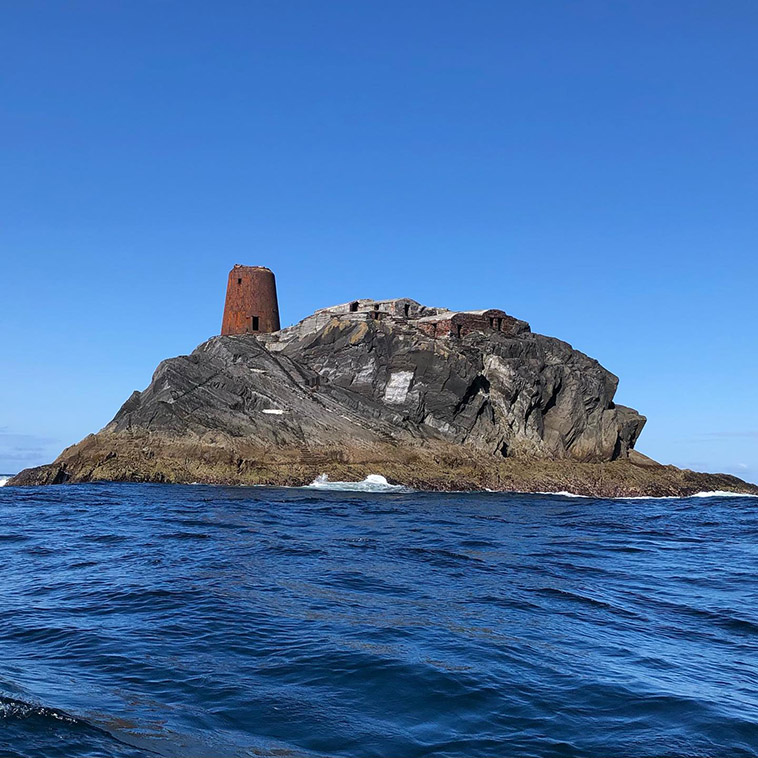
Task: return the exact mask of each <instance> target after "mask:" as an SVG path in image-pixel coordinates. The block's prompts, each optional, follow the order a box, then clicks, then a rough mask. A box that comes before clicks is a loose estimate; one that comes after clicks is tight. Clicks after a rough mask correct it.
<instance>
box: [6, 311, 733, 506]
mask: <svg viewBox="0 0 758 758" xmlns="http://www.w3.org/2000/svg"><path fill="white" fill-rule="evenodd" d="M379 306H380V307H379ZM492 314H495V315H492ZM497 314H502V312H500V311H478V312H470V313H468V314H450V313H449V312H445V311H443V310H441V309H433V308H426V307H424V306H421V305H419V304H418V303H415V302H414V301H411V300H398V301H389V302H387V301H385V302H382V303H379V304H377V303H375V302H374V301H355V302H354V303H352V304H346V305H345V306H336V307H335V308H333V309H325V310H323V311H319V312H317V313H316V314H314V315H313V316H311V317H309V318H307V319H305V320H304V321H302V322H300V324H298V325H296V326H294V327H290V328H288V329H284V330H281V331H278V332H275V333H272V334H266V335H257V336H256V335H238V336H226V337H214V338H212V339H210V340H208V341H207V342H205V343H204V344H202V345H200V346H199V347H198V348H197V349H196V350H195V351H194V352H193V353H192V354H191V355H188V356H180V357H177V358H172V359H170V360H166V361H164V362H163V363H161V364H160V365H159V366H158V368H157V370H156V372H155V374H154V376H153V379H152V382H151V384H150V386H149V387H148V388H147V389H146V390H145V391H144V392H135V393H134V394H133V395H132V396H131V397H130V398H129V399H128V400H127V402H126V403H125V404H124V405H123V407H122V408H121V409H120V410H119V412H118V413H117V414H116V416H115V418H114V419H113V420H112V421H111V422H110V423H109V424H108V425H107V426H106V427H105V428H104V429H103V430H102V431H101V432H100V433H98V434H97V435H94V436H90V437H88V438H86V439H85V440H83V441H82V442H81V443H79V444H78V445H75V446H74V447H72V448H69V449H68V450H66V451H64V452H63V453H62V454H61V456H60V457H59V459H58V460H57V461H56V463H55V464H53V465H52V466H49V467H40V468H39V469H33V470H29V471H27V472H22V474H20V475H19V476H18V477H16V478H15V479H14V480H11V482H10V483H11V484H26V483H52V482H56V483H57V482H60V481H64V480H68V481H90V480H93V479H126V480H138V481H146V480H147V481H208V482H223V483H270V484H277V483H282V484H284V483H287V484H293V483H302V484H304V483H308V482H309V481H311V480H312V479H313V478H314V476H316V475H317V474H319V473H322V472H324V471H326V472H327V473H329V474H330V475H332V476H334V475H336V476H340V475H343V476H344V475H345V474H346V473H347V475H351V474H353V475H355V476H357V477H361V478H362V476H365V474H366V473H384V474H387V475H390V476H392V477H394V478H395V479H398V480H400V481H402V482H403V483H406V484H411V485H416V486H418V485H421V486H428V487H432V488H443V489H444V488H462V487H461V484H465V485H467V486H469V487H477V486H492V488H498V487H499V488H507V487H514V486H515V487H517V486H518V484H519V481H521V480H524V481H526V480H525V479H524V476H526V474H525V473H524V472H530V473H529V477H531V478H529V477H527V479H528V482H530V483H531V485H530V486H533V487H539V486H545V485H544V477H543V478H540V477H539V476H536V478H535V473H539V471H540V467H542V468H541V470H542V471H543V472H546V471H548V470H549V471H554V472H558V473H557V474H556V477H557V479H556V485H562V487H567V486H568V487H570V486H571V484H570V483H567V481H566V478H565V476H564V474H565V475H566V476H569V474H571V472H573V474H571V475H573V476H576V475H577V474H576V472H581V471H587V472H594V473H592V474H591V475H590V474H587V475H586V476H584V475H583V476H582V477H580V479H582V481H584V480H585V479H587V477H588V476H589V479H587V481H591V482H594V484H587V485H586V486H585V485H582V484H575V485H574V489H582V487H584V489H585V490H587V491H588V493H590V492H593V491H600V490H601V489H602V487H601V486H599V485H598V484H597V481H596V480H597V473H598V468H597V464H602V463H610V462H614V461H616V462H617V463H616V464H614V465H615V469H613V466H611V468H610V469H608V468H607V467H606V468H607V471H611V469H613V470H618V471H621V470H622V468H623V470H624V471H627V470H628V469H629V467H630V466H635V467H636V469H639V471H637V472H636V473H635V477H633V478H634V479H635V484H634V486H633V487H631V488H629V487H627V490H628V491H630V492H632V491H633V492H635V493H637V492H640V493H641V494H645V492H644V490H645V486H644V481H645V480H647V481H650V482H652V481H653V480H655V479H656V478H658V479H660V472H658V474H654V473H651V472H654V471H656V470H657V469H664V468H665V469H670V467H660V466H657V465H656V464H653V463H651V462H648V464H647V465H646V466H639V465H637V464H639V463H640V462H641V461H643V458H644V457H643V456H638V457H637V458H636V463H635V459H634V454H633V459H632V460H631V461H630V451H632V450H633V447H634V444H635V442H636V440H637V437H638V436H639V434H640V432H641V430H642V427H643V426H644V423H645V418H644V417H643V416H641V415H640V414H638V413H637V412H636V411H634V410H632V409H631V408H626V407H624V406H620V405H615V404H614V402H613V397H614V394H615V391H616V386H617V384H618V380H617V378H616V377H615V376H614V375H613V374H611V373H610V372H609V371H607V370H606V369H604V368H603V367H602V366H601V365H600V364H599V363H598V362H597V361H595V360H593V359H591V358H589V357H587V356H586V355H584V354H583V353H580V352H578V351H576V350H574V349H572V348H571V346H570V345H568V344H566V343H565V342H561V341H560V340H557V339H553V338H551V337H545V336H542V335H539V334H534V333H532V332H531V331H530V329H529V326H528V324H526V323H525V322H523V321H519V320H517V319H514V318H512V317H509V316H507V315H506V314H502V315H501V316H498V315H497ZM430 323H439V324H444V325H445V326H444V329H445V330H448V332H447V333H443V334H440V335H439V336H432V335H433V331H431V330H430V328H429V326H428V325H429V324H430ZM456 332H457V333H456ZM458 334H460V336H458ZM548 462H550V464H549V465H548ZM579 464H582V465H579ZM584 464H596V465H595V466H594V468H593V466H589V467H588V466H587V465H584ZM351 466H352V468H351ZM369 469H370V470H369ZM519 471H521V472H522V474H521V475H519V474H518V472H519ZM509 472H510V473H509ZM561 472H563V473H561ZM640 472H642V473H640ZM638 474H639V476H638ZM519 476H521V480H519ZM607 476H609V477H610V479H611V480H613V479H614V476H613V475H612V474H610V473H609V474H607ZM513 477H515V479H514V478H513ZM593 477H594V478H593ZM640 477H641V478H640ZM569 478H570V476H569ZM600 478H601V479H602V478H603V477H602V476H601V477H600ZM623 478H624V477H622V479H623ZM548 479H550V477H548ZM616 479H618V476H616ZM550 481H553V480H552V479H550ZM640 482H643V484H640ZM734 482H738V483H739V480H736V479H734ZM493 485H494V486H493ZM728 485H729V482H726V483H725V482H721V483H720V486H721V487H722V488H724V487H728ZM614 486H615V485H614V484H613V483H612V482H611V485H610V487H611V489H613V487H614ZM619 486H621V485H619ZM655 486H657V485H655ZM681 486H683V485H681V483H680V484H676V485H674V484H671V485H670V486H669V489H667V490H666V491H665V493H663V494H668V493H669V492H670V491H672V490H676V488H677V487H681ZM691 486H692V487H693V488H700V489H702V482H701V483H699V484H694V483H693V484H692V485H691ZM746 486H747V485H746ZM651 487H652V488H653V489H655V487H654V486H653V485H651ZM651 487H648V489H651ZM524 488H525V489H526V488H528V487H524ZM664 489H665V488H664ZM606 490H607V488H606ZM613 491H614V492H616V490H613ZM623 491H624V488H623V486H621V491H619V492H617V494H623ZM673 494H676V492H673Z"/></svg>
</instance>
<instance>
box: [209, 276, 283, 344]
mask: <svg viewBox="0 0 758 758" xmlns="http://www.w3.org/2000/svg"><path fill="white" fill-rule="evenodd" d="M278 331H279V303H278V302H277V299H276V279H275V278H274V272H273V271H271V269H268V268H266V267H265V266H240V265H239V264H237V265H236V266H235V267H234V268H233V269H232V270H231V271H230V272H229V282H228V284H227V286H226V303H225V305H224V318H223V321H222V323H221V334H224V335H225V334H262V333H266V332H278Z"/></svg>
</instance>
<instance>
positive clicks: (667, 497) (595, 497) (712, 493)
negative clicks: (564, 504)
mask: <svg viewBox="0 0 758 758" xmlns="http://www.w3.org/2000/svg"><path fill="white" fill-rule="evenodd" d="M487 491H488V492H493V490H487ZM494 491H496V490H494ZM503 494H507V492H506V493H503ZM518 494H522V495H558V496H560V497H581V498H587V499H592V500H688V499H689V498H691V497H751V498H756V497H758V495H749V494H745V493H742V492H726V491H724V490H711V491H709V492H696V493H695V494H694V495H660V496H658V497H654V496H652V495H627V496H622V497H602V496H601V495H578V494H577V493H576V492H567V491H566V490H561V491H560V492H520V493H518Z"/></svg>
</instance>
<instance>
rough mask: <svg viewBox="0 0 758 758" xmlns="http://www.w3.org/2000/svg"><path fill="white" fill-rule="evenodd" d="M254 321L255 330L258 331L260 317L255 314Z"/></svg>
mask: <svg viewBox="0 0 758 758" xmlns="http://www.w3.org/2000/svg"><path fill="white" fill-rule="evenodd" d="M252 321H253V331H254V332H257V331H258V330H259V328H260V319H259V318H258V316H253V317H252Z"/></svg>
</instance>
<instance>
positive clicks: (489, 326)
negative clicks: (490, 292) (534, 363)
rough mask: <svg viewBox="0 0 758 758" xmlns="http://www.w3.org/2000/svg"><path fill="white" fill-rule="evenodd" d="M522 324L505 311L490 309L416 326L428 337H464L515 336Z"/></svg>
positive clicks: (424, 322)
mask: <svg viewBox="0 0 758 758" xmlns="http://www.w3.org/2000/svg"><path fill="white" fill-rule="evenodd" d="M522 325H523V322H521V321H519V320H518V319H515V318H513V316H509V315H508V314H507V313H505V311H500V310H496V309H492V310H489V311H485V312H484V313H482V314H478V313H454V314H452V315H451V316H450V318H443V319H438V320H434V321H421V322H419V323H418V324H417V326H418V328H419V329H421V331H422V332H424V333H425V334H428V335H429V336H430V337H465V336H466V335H467V334H471V333H472V332H503V333H505V334H516V333H518V332H519V331H521V327H522Z"/></svg>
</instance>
